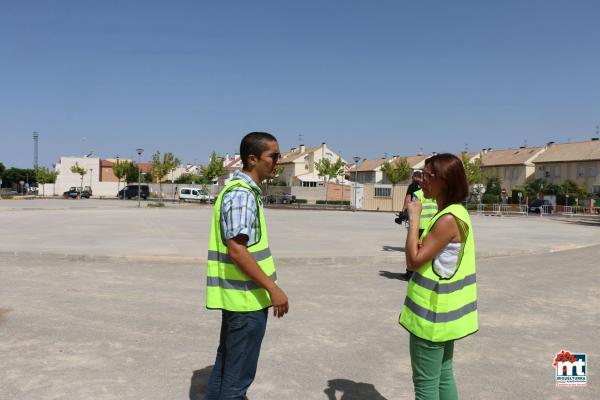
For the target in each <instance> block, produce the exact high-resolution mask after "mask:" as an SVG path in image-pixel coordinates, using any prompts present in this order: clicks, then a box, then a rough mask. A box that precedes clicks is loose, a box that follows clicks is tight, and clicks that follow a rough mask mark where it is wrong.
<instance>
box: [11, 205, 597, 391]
mask: <svg viewBox="0 0 600 400" xmlns="http://www.w3.org/2000/svg"><path fill="white" fill-rule="evenodd" d="M155 211H158V212H157V213H154V212H155ZM81 212H83V214H80V213H81ZM55 213H58V216H57V214H55ZM96 213H98V214H96ZM115 214H116V215H115ZM205 214H206V215H205ZM208 214H209V210H208V209H204V208H186V209H183V208H182V209H179V208H177V209H169V210H148V209H145V210H144V209H142V210H136V209H131V210H124V209H122V208H120V207H115V208H114V209H100V208H97V209H90V210H85V211H83V210H73V209H70V208H69V209H61V210H47V211H43V210H29V211H23V210H17V211H5V212H0V221H1V222H2V224H3V226H5V227H6V226H9V225H7V224H6V222H7V219H10V218H16V217H15V216H19V218H20V220H23V221H24V223H25V224H26V225H27V226H28V227H27V228H20V229H21V230H18V229H17V233H18V235H24V236H23V237H24V238H25V239H27V237H26V236H25V235H26V234H30V235H37V236H35V238H36V239H37V240H30V241H29V243H30V245H31V248H30V250H31V252H32V253H34V252H41V253H44V254H43V255H42V256H34V255H24V254H25V253H23V254H20V255H19V256H9V255H6V254H4V256H2V257H0V354H1V355H2V356H1V360H2V364H1V365H2V368H0V393H1V396H0V398H2V399H5V398H6V399H11V400H12V399H14V400H36V399H44V400H45V399H69V400H72V399H75V400H78V399H90V398H94V399H104V400H113V399H114V400H117V399H118V400H122V399H149V400H154V399H156V400H163V399H197V398H201V395H202V393H203V389H204V385H205V382H206V378H207V374H208V373H209V371H210V368H211V366H212V363H213V360H214V352H215V349H216V345H217V339H218V328H219V318H220V316H219V313H218V312H214V311H207V310H205V309H204V307H203V305H204V279H205V268H204V265H203V263H202V262H190V260H191V261H193V259H188V258H185V257H184V258H181V259H179V260H178V262H176V260H175V259H161V258H160V257H157V258H152V259H151V261H152V262H143V261H140V260H139V259H138V260H136V261H132V260H127V259H124V258H105V257H103V256H102V253H101V251H104V250H106V249H108V250H110V249H113V248H115V250H114V251H115V252H117V254H118V251H123V250H122V249H124V248H125V247H119V246H115V243H117V244H118V243H119V242H118V241H115V240H114V239H107V237H109V238H112V236H111V235H108V236H103V235H99V233H100V232H102V233H111V232H112V229H114V228H111V226H112V224H116V225H117V226H118V227H119V228H121V229H125V228H127V227H130V230H129V231H128V232H129V233H132V232H142V230H140V229H139V226H138V225H136V224H135V223H133V222H131V221H132V220H133V221H137V222H136V223H139V224H148V225H143V226H146V227H149V229H151V230H152V231H153V232H154V233H153V234H157V231H161V230H163V229H166V227H167V226H169V223H168V221H172V219H173V218H175V220H176V223H175V224H174V225H177V224H182V225H183V226H184V227H187V229H188V230H186V229H183V231H185V232H187V234H189V233H190V232H192V233H193V232H194V230H193V229H196V232H197V233H198V234H200V232H201V231H204V228H199V227H197V226H198V225H199V224H200V222H199V221H202V218H208V217H207V215H208ZM111 215H112V217H111ZM77 216H79V217H80V218H79V219H78V218H77ZM148 216H155V217H156V216H158V217H157V219H158V220H159V221H161V222H157V223H156V225H152V224H153V223H151V222H148V221H147V219H148ZM84 217H85V218H84ZM167 217H168V218H167ZM269 217H270V221H271V226H272V229H271V230H272V231H278V230H279V232H280V233H283V232H288V233H289V236H290V238H292V239H293V240H295V241H297V243H296V246H300V247H301V248H302V249H303V250H304V251H306V253H305V254H304V255H305V256H306V257H307V260H308V261H309V262H301V261H302V258H301V257H296V254H297V253H296V252H297V251H298V250H297V249H295V246H294V245H292V244H290V239H289V238H288V240H281V239H277V238H276V237H273V240H272V241H273V242H274V243H273V244H272V246H273V248H274V250H275V249H277V248H278V247H277V246H279V247H281V248H282V250H281V252H282V254H283V255H284V256H285V255H286V254H287V257H288V259H287V261H285V262H280V263H279V269H278V275H279V276H280V281H281V285H282V287H283V288H284V289H285V290H286V291H287V292H288V294H289V296H290V302H291V311H290V314H289V315H288V316H286V317H285V318H284V319H282V320H275V319H273V318H271V319H270V321H269V327H268V333H267V337H266V339H265V345H264V351H263V353H262V355H261V361H260V366H259V372H258V375H257V380H256V383H255V384H254V385H253V386H252V388H251V391H250V393H249V397H250V399H252V400H257V399H260V400H269V399H278V400H279V399H286V400H288V399H289V400H296V399H297V400H307V399H308V400H312V399H324V400H332V399H338V400H341V399H344V400H355V399H361V400H363V399H364V400H382V399H389V400H391V399H410V398H412V397H413V392H412V383H411V380H410V363H409V357H408V335H407V333H406V332H405V331H404V330H403V329H402V328H401V327H399V325H398V324H397V318H398V312H399V310H400V308H401V305H402V302H403V299H404V295H405V288H406V282H403V281H400V280H398V279H394V278H395V276H396V275H395V274H397V273H398V272H401V271H403V269H404V263H403V260H402V257H401V254H402V253H401V252H400V251H397V249H392V250H391V251H392V252H395V253H398V255H396V256H395V257H394V258H392V259H389V258H387V257H372V258H368V257H366V256H363V257H359V256H361V252H364V251H370V250H371V249H376V250H377V251H383V250H382V246H383V245H389V246H394V247H400V246H401V243H398V242H396V241H395V240H393V241H392V240H391V239H390V237H392V235H393V234H396V235H397V234H398V232H403V231H402V229H400V231H398V227H396V226H394V225H392V224H390V223H389V218H390V215H389V214H374V213H356V214H352V213H335V212H321V213H309V212H290V211H281V210H269ZM61 218H68V219H69V220H70V221H75V222H76V221H79V223H78V224H76V228H73V231H71V230H69V229H68V227H66V228H63V229H62V230H63V231H65V232H66V234H67V235H69V237H70V238H77V237H78V233H79V234H81V233H82V232H83V231H84V230H85V229H86V228H87V229H91V230H90V231H89V232H90V233H87V234H86V236H84V238H85V239H86V240H94V241H97V242H98V246H97V247H94V246H90V247H89V248H91V249H95V250H94V252H92V254H93V256H92V257H87V258H84V257H81V258H79V259H77V258H73V257H62V258H61V257H59V256H52V255H49V254H60V253H61V252H62V253H68V254H77V251H85V250H86V249H87V248H85V247H78V246H77V245H67V244H64V243H62V242H59V241H57V242H53V243H55V245H56V246H57V247H58V248H59V250H58V251H56V250H55V253H53V252H52V251H51V250H52V248H46V247H36V246H45V245H44V242H45V241H47V240H50V238H49V237H48V234H49V232H50V230H46V228H42V229H40V230H36V229H34V228H31V227H30V226H32V225H33V226H35V224H36V223H38V222H43V224H46V223H48V222H49V221H52V220H60V219H61ZM162 218H165V219H162ZM188 219H190V220H189V221H188ZM90 221H93V223H92V224H91V226H92V227H93V228H90V225H89V224H90ZM117 221H129V222H128V223H119V222H117ZM475 221H476V229H477V232H478V234H479V235H478V236H477V241H478V245H479V246H480V247H483V248H488V249H491V250H490V253H491V251H492V250H494V249H496V250H497V253H496V256H495V257H487V258H486V257H480V258H479V261H478V285H479V310H480V331H479V332H478V333H477V334H475V335H473V336H471V337H469V338H466V339H464V340H462V341H460V342H458V343H457V345H456V354H455V370H456V376H457V381H458V385H459V390H460V393H461V396H462V397H461V398H464V399H484V400H485V399H499V400H500V399H501V400H505V399H510V398H527V399H563V398H572V399H597V398H600V389H599V388H600V387H599V385H598V384H597V382H596V381H597V376H598V375H597V370H598V369H597V368H596V366H597V362H596V361H595V360H599V359H600V345H599V344H598V340H597V332H598V331H599V328H600V316H599V312H598V310H599V309H600V289H599V287H598V285H597V283H596V282H597V280H598V269H597V266H598V257H599V256H600V246H599V245H592V246H591V247H584V248H580V249H576V250H568V251H556V250H558V249H560V248H567V247H568V246H567V245H566V244H568V245H580V244H581V242H583V243H585V244H592V243H593V242H594V241H595V240H597V239H598V236H600V235H598V233H597V232H598V231H597V229H598V228H597V227H592V228H593V229H590V228H591V227H588V226H578V225H570V224H562V223H558V222H556V221H548V220H540V219H523V218H506V219H502V218H475ZM184 222H185V223H184ZM301 222H304V224H305V225H303V226H304V227H306V228H307V229H308V228H309V227H311V228H312V230H309V231H308V232H306V231H304V230H302V229H301V228H299V227H295V226H296V225H295V224H294V223H301ZM317 222H318V223H320V224H321V225H319V226H318V227H316V228H315V227H314V226H312V225H313V224H315V223H317ZM290 223H292V224H291V225H292V226H294V229H291V230H288V231H285V230H284V229H286V228H285V227H286V226H289V225H290ZM43 224H42V226H44V225H43ZM365 226H375V227H376V229H373V232H369V233H370V234H369V235H363V236H364V239H363V241H358V242H355V239H356V238H357V237H358V236H357V235H358V234H357V233H356V232H354V229H358V228H360V227H365ZM98 227H101V228H98ZM190 227H195V228H193V229H191V230H190ZM332 229H333V230H335V231H340V232H342V235H340V237H339V238H338V237H335V238H332V239H328V238H327V236H328V235H327V234H326V232H328V231H329V230H332ZM379 230H383V231H384V232H380V231H379ZM13 232H14V230H13ZM94 232H95V234H94ZM524 232H528V234H529V233H532V232H536V233H537V235H539V236H541V237H542V238H544V240H539V239H538V240H536V239H534V240H533V241H532V242H531V243H532V244H531V243H530V241H529V240H524V239H523V238H522V237H521V234H523V233H524ZM565 232H568V233H569V234H570V235H579V236H576V237H577V238H579V239H578V240H577V241H576V240H572V238H565V237H564V236H565ZM173 235H175V236H173ZM183 236H185V235H182V234H176V229H173V230H172V231H169V232H167V233H165V234H164V235H163V236H161V237H160V240H156V241H154V242H153V241H150V245H148V246H146V247H151V246H155V245H157V244H159V243H163V246H164V247H159V248H157V249H151V252H150V254H153V255H154V256H167V255H169V254H171V253H169V252H171V251H173V252H175V251H180V250H181V247H178V246H181V244H180V243H178V242H177V241H174V240H173V238H177V239H181V238H182V237H183ZM314 236H317V238H318V239H319V240H317V239H315V237H314ZM400 236H401V235H400ZM589 236H592V237H591V238H590V237H589ZM143 237H144V238H151V237H153V235H144V236H143ZM535 237H537V236H534V238H535ZM122 239H124V237H122ZM565 239H569V240H565ZM137 240H139V241H140V242H142V240H141V239H139V238H138V239H137ZM189 240H190V241H193V242H195V243H196V246H200V244H198V243H197V240H193V238H190V239H189ZM377 240H381V242H380V243H377ZM384 240H385V241H384ZM6 241H8V242H9V243H13V244H14V243H15V242H16V239H15V237H12V236H9V237H6V236H5V242H6ZM140 242H137V243H140ZM523 242H526V243H530V244H531V245H532V246H533V249H534V250H535V251H536V253H535V254H526V252H525V251H524V250H525V249H526V247H525V246H524V244H523ZM61 243H62V244H61ZM307 243H309V244H312V245H315V248H314V249H311V247H310V245H309V244H307ZM565 243H566V244H565ZM317 244H318V246H317ZM342 245H343V251H342V250H340V249H339V248H337V247H336V246H342ZM2 246H5V244H2ZM61 246H62V247H61ZM170 246H173V247H170ZM190 246H191V244H190ZM561 246H563V247H561ZM357 247H358V250H357V249H356V248H357ZM133 248H136V249H137V247H133ZM183 248H186V247H183ZM165 249H166V250H165ZM24 250H25V249H24ZM310 250H313V251H315V252H316V254H317V256H321V258H320V260H321V261H320V263H315V262H313V261H314V258H311V257H314V255H312V254H311V253H309V252H308V251H310ZM513 250H514V251H515V255H508V256H503V257H501V256H499V255H500V254H509V253H510V252H512V251H513ZM145 251H147V249H146V248H142V249H141V250H140V251H139V252H138V253H136V254H138V255H139V254H145V253H144V252H145ZM188 251H189V253H187V254H190V255H191V256H193V255H194V254H196V253H194V252H195V251H198V250H197V249H194V248H192V247H190V248H189V249H188ZM551 251H553V252H551ZM329 252H331V253H332V254H334V255H339V257H338V259H337V260H336V259H332V262H330V263H327V262H326V257H324V256H322V255H326V254H328V253H329ZM345 252H350V253H351V254H352V255H353V256H354V255H356V258H354V259H353V262H344V261H343V260H344V258H343V257H342V256H343V255H344V253H345ZM175 254H177V253H175ZM282 258H284V259H285V257H282ZM134 260H135V259H134ZM294 260H295V261H296V262H293V261H294ZM311 260H312V261H311ZM561 349H565V350H570V351H573V352H585V353H587V356H588V360H589V362H590V368H589V375H590V377H589V379H590V382H591V383H590V385H589V386H588V387H587V388H572V389H569V388H556V387H555V386H554V370H553V367H552V360H553V358H554V356H555V354H556V353H557V352H559V351H560V350H561Z"/></svg>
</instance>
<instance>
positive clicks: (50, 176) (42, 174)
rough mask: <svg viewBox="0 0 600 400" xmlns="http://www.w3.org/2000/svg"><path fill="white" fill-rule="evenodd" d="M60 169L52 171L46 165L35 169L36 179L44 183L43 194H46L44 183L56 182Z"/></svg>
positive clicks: (39, 182)
mask: <svg viewBox="0 0 600 400" xmlns="http://www.w3.org/2000/svg"><path fill="white" fill-rule="evenodd" d="M57 176H58V171H50V170H49V169H48V168H46V167H38V168H36V169H35V179H36V181H37V183H38V184H41V185H42V196H45V195H46V193H45V189H44V184H46V183H55V182H56V177H57Z"/></svg>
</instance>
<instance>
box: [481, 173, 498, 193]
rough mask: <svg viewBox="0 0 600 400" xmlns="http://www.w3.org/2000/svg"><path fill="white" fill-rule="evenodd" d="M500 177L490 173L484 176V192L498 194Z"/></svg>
mask: <svg viewBox="0 0 600 400" xmlns="http://www.w3.org/2000/svg"><path fill="white" fill-rule="evenodd" d="M501 185H502V179H500V177H499V176H496V175H490V176H488V177H487V178H486V183H485V194H487V195H496V196H500V191H501V190H502V189H501Z"/></svg>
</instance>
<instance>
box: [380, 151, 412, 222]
mask: <svg viewBox="0 0 600 400" xmlns="http://www.w3.org/2000/svg"><path fill="white" fill-rule="evenodd" d="M381 170H382V171H383V173H384V174H385V175H386V176H387V178H388V180H389V181H390V183H391V184H392V211H393V210H394V189H395V186H396V184H397V183H400V182H402V181H405V180H407V179H408V178H410V174H411V173H412V168H411V167H410V165H409V164H408V161H407V160H406V157H402V158H399V159H397V160H395V161H392V162H389V161H386V162H384V163H383V165H382V166H381Z"/></svg>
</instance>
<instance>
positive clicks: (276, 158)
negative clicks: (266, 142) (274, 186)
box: [267, 153, 281, 163]
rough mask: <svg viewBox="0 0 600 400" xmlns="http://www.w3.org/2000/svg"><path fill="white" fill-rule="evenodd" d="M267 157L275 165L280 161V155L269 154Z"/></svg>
mask: <svg viewBox="0 0 600 400" xmlns="http://www.w3.org/2000/svg"><path fill="white" fill-rule="evenodd" d="M267 157H270V158H271V160H273V162H274V163H276V162H277V161H279V160H281V153H271V154H269V155H268V156H267Z"/></svg>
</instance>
